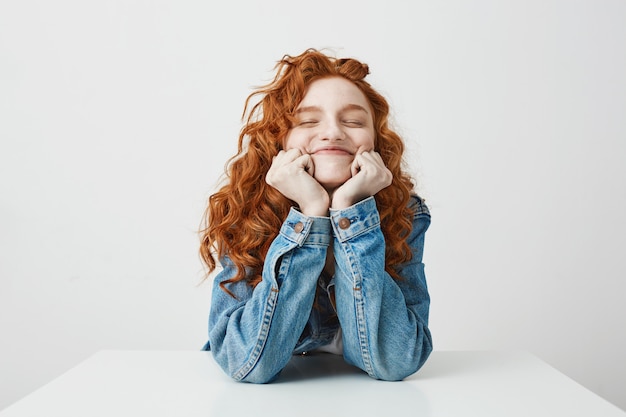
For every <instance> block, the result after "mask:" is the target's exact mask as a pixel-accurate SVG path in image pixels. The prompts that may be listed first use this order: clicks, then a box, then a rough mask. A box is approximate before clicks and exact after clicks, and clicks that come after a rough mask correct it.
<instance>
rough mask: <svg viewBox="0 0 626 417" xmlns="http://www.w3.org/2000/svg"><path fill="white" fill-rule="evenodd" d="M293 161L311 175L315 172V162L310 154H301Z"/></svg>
mask: <svg viewBox="0 0 626 417" xmlns="http://www.w3.org/2000/svg"><path fill="white" fill-rule="evenodd" d="M294 162H296V163H298V164H299V165H300V166H301V167H302V168H303V169H304V170H305V171H306V172H307V173H308V174H309V175H311V176H313V175H314V174H315V164H314V163H313V158H311V155H309V154H304V155H301V156H299V157H298V158H297V159H296V160H295V161H294Z"/></svg>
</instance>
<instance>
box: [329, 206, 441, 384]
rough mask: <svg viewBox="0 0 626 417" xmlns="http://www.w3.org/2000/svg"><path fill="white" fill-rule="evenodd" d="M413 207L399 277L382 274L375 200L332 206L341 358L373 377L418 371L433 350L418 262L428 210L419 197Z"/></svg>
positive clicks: (382, 255)
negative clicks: (407, 255) (408, 256)
mask: <svg viewBox="0 0 626 417" xmlns="http://www.w3.org/2000/svg"><path fill="white" fill-rule="evenodd" d="M412 207H413V208H414V213H415V214H414V218H413V230H412V232H411V234H410V236H409V238H408V244H409V246H410V247H411V250H412V253H413V257H412V259H411V261H410V262H408V263H406V264H404V265H401V267H400V268H399V270H398V271H399V273H400V275H401V277H402V279H400V280H394V279H393V278H392V277H391V276H390V275H389V274H388V273H387V272H385V240H384V237H383V234H382V231H381V228H380V218H379V214H378V210H377V208H376V202H375V200H374V198H373V197H370V198H368V199H366V200H363V201H361V202H360V203H357V204H356V205H354V206H352V207H349V208H347V209H343V210H337V211H333V210H331V224H332V227H333V229H334V235H335V241H334V245H333V246H334V248H333V250H334V255H335V294H336V299H337V314H338V316H339V320H340V322H341V328H342V331H343V346H344V357H345V360H346V361H347V362H348V363H351V364H352V365H355V366H357V367H359V368H361V369H363V370H364V371H366V372H367V373H368V374H369V375H370V376H371V377H373V378H376V379H383V380H401V379H403V378H405V377H407V376H409V375H411V374H413V373H414V372H416V371H417V370H418V369H419V368H420V367H421V366H422V365H423V364H424V362H425V361H426V359H427V358H428V356H429V354H430V352H431V351H432V339H431V335H430V331H429V329H428V312H429V306H430V297H429V294H428V289H427V286H426V277H425V274H424V264H423V263H422V255H423V246H424V234H425V232H426V230H427V229H428V226H429V225H430V213H429V212H428V209H427V208H426V206H425V205H424V203H423V202H422V201H421V200H419V199H418V198H415V199H414V200H413V203H412Z"/></svg>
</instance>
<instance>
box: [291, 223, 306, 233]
mask: <svg viewBox="0 0 626 417" xmlns="http://www.w3.org/2000/svg"><path fill="white" fill-rule="evenodd" d="M302 229H304V225H303V224H302V222H298V223H296V224H295V225H294V226H293V230H294V231H295V232H296V233H300V232H301V231H302Z"/></svg>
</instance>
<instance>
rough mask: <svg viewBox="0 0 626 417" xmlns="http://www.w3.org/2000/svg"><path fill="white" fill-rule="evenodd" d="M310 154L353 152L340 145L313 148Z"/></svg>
mask: <svg viewBox="0 0 626 417" xmlns="http://www.w3.org/2000/svg"><path fill="white" fill-rule="evenodd" d="M311 155H348V156H352V155H354V153H353V152H350V151H349V150H348V149H346V148H342V147H340V146H324V147H322V148H317V149H314V150H313V152H311Z"/></svg>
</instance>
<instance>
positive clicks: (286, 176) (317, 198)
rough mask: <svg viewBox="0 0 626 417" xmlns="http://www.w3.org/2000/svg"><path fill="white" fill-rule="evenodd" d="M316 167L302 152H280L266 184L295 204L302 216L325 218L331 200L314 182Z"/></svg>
mask: <svg viewBox="0 0 626 417" xmlns="http://www.w3.org/2000/svg"><path fill="white" fill-rule="evenodd" d="M314 173H315V166H314V165H313V159H312V158H311V155H309V154H302V152H301V151H300V150H299V149H295V148H294V149H290V150H288V151H280V152H278V155H276V156H275V157H274V159H273V161H272V166H270V169H269V170H268V171H267V175H266V176H265V182H267V183H268V184H269V185H271V186H272V187H274V188H275V189H276V190H278V191H279V192H280V193H281V194H282V195H284V196H285V197H287V198H288V199H290V200H293V201H295V202H296V203H297V204H298V206H299V207H300V211H301V212H302V214H304V215H307V216H326V215H327V214H328V207H329V205H330V197H329V196H328V193H327V192H326V190H325V189H324V187H322V185H321V184H320V183H319V182H317V181H316V180H315V178H313V175H314Z"/></svg>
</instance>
